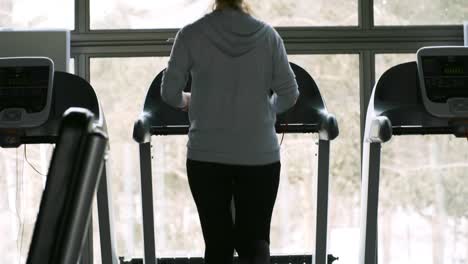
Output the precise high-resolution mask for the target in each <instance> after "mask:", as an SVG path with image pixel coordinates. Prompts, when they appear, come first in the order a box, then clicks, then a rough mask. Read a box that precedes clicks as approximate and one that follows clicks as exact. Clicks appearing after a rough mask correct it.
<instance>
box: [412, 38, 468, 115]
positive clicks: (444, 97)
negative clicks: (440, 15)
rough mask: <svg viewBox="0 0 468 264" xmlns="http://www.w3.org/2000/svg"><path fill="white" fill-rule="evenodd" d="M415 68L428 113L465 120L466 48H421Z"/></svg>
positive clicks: (467, 92)
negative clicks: (417, 71)
mask: <svg viewBox="0 0 468 264" xmlns="http://www.w3.org/2000/svg"><path fill="white" fill-rule="evenodd" d="M418 68H419V75H420V81H421V82H420V83H421V88H422V89H421V91H422V93H423V94H422V96H423V101H424V105H425V106H426V109H427V111H428V112H430V113H431V114H433V115H435V116H440V117H468V48H464V47H435V48H424V49H422V50H420V51H419V52H418Z"/></svg>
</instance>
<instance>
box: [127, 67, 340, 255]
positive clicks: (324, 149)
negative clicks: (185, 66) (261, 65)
mask: <svg viewBox="0 0 468 264" xmlns="http://www.w3.org/2000/svg"><path fill="white" fill-rule="evenodd" d="M291 67H292V69H293V71H294V73H295V75H296V80H297V82H298V84H299V90H300V97H299V98H298V101H297V103H296V105H295V106H294V107H293V108H292V109H290V110H288V111H287V112H285V113H283V114H281V115H278V117H277V124H276V131H277V133H318V134H319V142H318V181H317V200H316V201H317V207H316V208H317V211H316V216H317V219H316V246H315V255H313V256H312V255H294V256H272V258H271V260H272V263H275V264H283V263H285V264H286V263H288V264H289V263H291V264H299V263H301V264H303V263H306V264H311V263H316V264H326V263H332V262H333V261H334V260H336V258H335V257H333V256H332V255H327V230H328V228H327V227H328V187H329V156H330V141H332V140H334V139H335V138H336V137H337V136H338V133H339V132H338V124H337V121H336V118H335V117H334V116H333V115H332V114H330V113H329V112H328V111H327V109H326V107H325V103H324V101H323V99H322V96H321V95H320V91H319V89H318V87H317V85H316V83H315V81H314V80H313V78H312V77H311V76H310V75H309V74H308V73H307V72H306V71H305V70H304V69H303V68H301V67H299V66H298V65H296V64H293V63H291ZM162 76H163V72H161V73H159V74H158V75H157V76H156V78H155V79H154V81H153V83H152V84H151V86H150V88H149V90H148V93H147V95H146V99H145V103H144V108H143V111H142V113H141V114H140V118H139V119H138V120H137V121H136V122H135V125H134V130H133V138H134V140H135V141H136V142H137V143H138V144H139V148H140V170H141V175H140V176H141V192H142V194H141V195H142V197H141V200H142V213H143V239H144V259H131V260H129V261H126V260H125V257H120V260H121V262H120V263H121V264H136V263H145V264H150V263H151V264H154V263H159V264H175V263H177V264H197V263H203V259H202V258H158V256H157V255H156V241H155V227H154V220H155V219H154V213H153V199H154V197H153V187H152V186H153V184H152V167H151V160H152V155H151V148H152V145H151V137H152V136H172V135H186V134H187V133H188V131H189V120H188V115H187V113H184V112H182V111H180V110H177V109H174V108H172V107H170V106H168V105H167V104H165V103H164V102H163V101H162V99H161V95H160V90H161V81H162ZM190 86H191V81H190V79H189V81H188V83H187V86H186V88H185V91H186V92H189V91H190ZM237 261H238V260H237V259H236V258H235V259H234V263H237Z"/></svg>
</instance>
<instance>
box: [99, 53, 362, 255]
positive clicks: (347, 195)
mask: <svg viewBox="0 0 468 264" xmlns="http://www.w3.org/2000/svg"><path fill="white" fill-rule="evenodd" d="M290 60H291V61H293V62H295V63H297V64H299V65H300V66H302V67H304V68H305V69H306V70H307V71H309V72H310V74H311V75H313V76H314V77H316V78H315V79H316V81H317V83H318V85H319V87H320V89H321V90H322V91H323V93H324V97H325V101H326V102H327V103H328V106H329V107H328V108H329V111H331V112H332V113H336V115H338V119H339V121H340V124H341V128H342V131H343V133H344V134H345V135H348V137H345V136H342V139H341V140H339V141H337V143H336V144H335V143H334V144H333V147H332V148H333V153H332V165H331V166H332V167H333V168H334V169H333V171H332V174H333V175H336V178H334V179H333V182H334V184H333V190H334V193H335V194H337V195H336V196H335V197H336V198H334V202H333V203H332V204H333V208H334V209H332V211H333V214H332V216H333V217H332V220H331V222H332V226H333V230H334V234H333V242H332V245H333V246H334V248H335V249H336V250H337V251H339V252H341V251H343V252H344V251H347V253H348V254H350V255H351V256H353V257H357V256H355V252H356V251H355V250H352V249H350V248H349V247H345V245H346V244H345V243H341V242H342V241H343V238H342V236H343V235H345V236H347V238H346V239H348V240H352V239H353V233H354V235H355V234H357V232H358V227H359V223H358V218H359V215H358V214H357V213H358V212H359V208H358V205H359V195H358V193H359V192H358V186H359V184H358V183H359V164H354V162H353V161H354V160H356V159H358V158H359V90H358V89H356V87H358V83H359V82H358V69H359V64H358V57H357V56H356V55H314V56H310V55H300V56H298V55H295V56H290ZM165 63H167V58H103V59H101V58H99V59H92V60H91V82H92V84H93V86H94V87H95V89H96V90H97V93H98V96H99V98H100V100H101V102H102V105H103V108H104V111H105V113H106V118H107V121H108V124H109V135H110V140H111V168H112V170H111V176H110V177H112V178H111V179H112V180H111V182H112V183H113V185H112V190H113V191H114V192H117V193H119V195H118V196H117V198H116V199H115V200H114V201H113V202H114V203H115V204H118V205H119V206H118V207H116V210H115V219H116V230H117V241H118V254H119V255H126V256H135V255H137V256H141V255H142V254H143V252H142V248H143V244H142V235H141V230H142V227H141V212H140V194H139V191H140V190H139V188H138V187H139V178H138V177H137V176H138V175H139V163H138V160H137V157H138V149H137V145H136V144H135V143H134V142H133V141H132V139H131V128H132V125H133V122H134V120H135V119H136V117H137V116H138V113H139V111H141V109H142V105H141V103H142V102H143V97H144V95H145V92H146V90H147V89H148V88H149V85H150V83H151V81H152V80H153V78H154V76H155V75H156V74H157V73H158V72H159V71H160V70H162V69H163V68H164V67H165ZM337 69H339V72H340V73H341V74H336V70H337ZM116 76H118V77H117V78H116ZM337 79H340V80H342V81H340V82H339V83H337V82H336V80H337ZM335 85H339V86H340V87H343V89H342V90H337V89H335V87H336V86H335ZM343 106H344V107H346V108H347V109H349V110H350V111H348V112H346V113H344V112H341V111H339V109H340V108H341V107H343ZM353 138H354V139H353ZM186 141H187V139H186V136H182V137H180V136H176V137H154V138H153V143H152V144H153V150H154V151H153V157H154V159H153V165H154V166H153V168H154V170H153V178H154V179H155V180H154V186H153V189H154V193H155V208H154V213H155V219H156V220H155V224H156V240H157V243H158V246H157V250H158V254H159V255H160V256H161V255H162V256H183V255H190V256H202V255H203V237H202V235H201V230H200V227H199V221H198V215H197V212H196V208H195V206H194V203H193V201H192V197H191V194H190V190H189V188H188V183H187V177H186V172H185V159H186V157H185V155H186V147H185V145H186ZM316 141H317V137H316V136H313V135H286V136H285V138H284V142H283V147H282V156H283V160H282V162H283V166H282V167H283V170H282V178H281V187H280V190H279V194H278V200H277V206H276V208H275V213H274V217H273V223H272V252H274V253H276V254H290V253H297V254H300V253H304V252H308V253H311V252H313V248H314V243H313V242H314V239H315V230H314V226H315V222H314V219H315V201H314V197H315V178H316V176H317V175H316V171H317V158H316V154H317V147H316V144H315V143H316ZM346 149H352V150H351V151H349V150H346ZM343 151H348V153H349V155H347V156H346V157H340V155H339V153H340V152H343ZM350 168H352V169H350ZM335 199H336V200H335ZM344 203H346V205H345V204H344ZM291 204H294V205H295V206H291ZM129 227H133V228H129ZM350 230H351V232H350ZM135 231H136V232H135ZM340 237H341V238H340ZM350 252H354V253H350ZM350 259H352V257H350Z"/></svg>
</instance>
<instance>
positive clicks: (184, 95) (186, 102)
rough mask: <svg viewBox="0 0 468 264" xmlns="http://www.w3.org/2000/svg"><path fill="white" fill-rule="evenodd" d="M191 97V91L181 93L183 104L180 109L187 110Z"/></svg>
mask: <svg viewBox="0 0 468 264" xmlns="http://www.w3.org/2000/svg"><path fill="white" fill-rule="evenodd" d="M191 98H192V94H191V93H186V92H184V93H182V101H183V102H184V106H183V107H182V108H181V110H182V111H184V112H188V111H189V108H190V100H191Z"/></svg>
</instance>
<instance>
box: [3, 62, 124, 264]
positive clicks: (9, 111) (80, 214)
mask: <svg viewBox="0 0 468 264" xmlns="http://www.w3.org/2000/svg"><path fill="white" fill-rule="evenodd" d="M107 142H108V139H107V135H106V123H105V119H104V115H103V112H102V109H101V108H100V106H99V103H98V100H97V97H96V94H95V93H94V91H93V89H92V87H91V86H90V85H89V83H88V82H86V81H85V80H83V79H82V78H80V77H78V76H75V75H72V74H69V73H65V72H59V71H54V64H53V62H52V61H51V60H50V59H49V58H45V57H14V58H0V147H2V148H18V147H20V146H21V145H24V144H56V145H55V149H54V153H53V157H52V161H51V164H50V168H49V171H48V175H47V182H46V187H45V190H44V192H43V195H42V200H41V204H40V210H39V214H38V217H37V221H36V224H35V228H34V233H33V238H32V242H31V245H30V250H29V255H28V259H27V263H28V264H39V263H41V264H42V263H77V261H78V259H79V257H80V255H81V252H82V250H81V249H82V248H83V243H84V241H85V238H86V237H87V233H88V232H87V230H88V225H89V219H90V214H91V208H92V207H91V205H92V201H93V197H94V193H95V190H96V188H97V186H98V184H99V191H98V204H99V218H100V220H101V221H102V222H104V223H106V222H110V221H109V215H108V212H109V204H108V202H107V188H108V187H107V182H106V175H105V157H106V155H107V151H108V143H107ZM106 213H107V214H106ZM106 219H107V221H106ZM102 226H103V227H104V228H101V230H100V231H101V242H104V243H106V244H103V245H102V246H103V252H104V250H108V251H105V253H109V251H110V252H113V250H111V247H112V246H113V244H112V243H109V242H108V241H113V240H112V239H111V237H110V236H111V234H112V233H111V232H110V230H111V229H110V228H111V226H110V225H109V224H106V225H102ZM103 232H104V233H103ZM106 236H107V237H106ZM88 257H89V256H88ZM106 257H108V259H109V258H111V256H106ZM103 259H105V257H104V253H103ZM105 263H116V261H114V262H112V261H107V262H105Z"/></svg>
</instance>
